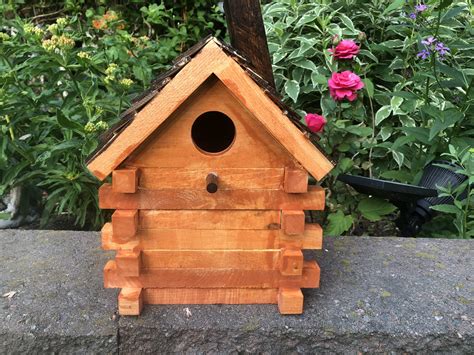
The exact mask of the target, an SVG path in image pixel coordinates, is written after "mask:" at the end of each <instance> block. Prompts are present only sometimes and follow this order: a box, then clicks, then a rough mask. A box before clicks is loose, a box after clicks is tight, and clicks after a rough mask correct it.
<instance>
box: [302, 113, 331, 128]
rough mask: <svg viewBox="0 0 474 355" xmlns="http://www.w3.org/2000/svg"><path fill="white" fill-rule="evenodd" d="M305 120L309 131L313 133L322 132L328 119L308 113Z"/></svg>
mask: <svg viewBox="0 0 474 355" xmlns="http://www.w3.org/2000/svg"><path fill="white" fill-rule="evenodd" d="M304 119H305V120H306V125H307V126H308V128H309V130H310V131H311V132H313V133H319V132H322V131H323V129H324V125H325V124H326V119H325V118H324V117H323V116H321V115H318V114H316V113H308V114H307V115H306V116H304Z"/></svg>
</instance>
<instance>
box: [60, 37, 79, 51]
mask: <svg viewBox="0 0 474 355" xmlns="http://www.w3.org/2000/svg"><path fill="white" fill-rule="evenodd" d="M57 42H58V47H59V48H61V49H71V48H74V45H75V42H74V40H73V39H72V38H69V37H67V36H64V35H63V36H59V37H58V38H57Z"/></svg>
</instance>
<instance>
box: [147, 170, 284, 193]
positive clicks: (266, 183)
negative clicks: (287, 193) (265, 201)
mask: <svg viewBox="0 0 474 355" xmlns="http://www.w3.org/2000/svg"><path fill="white" fill-rule="evenodd" d="M140 171H141V175H140V180H139V186H140V187H141V188H144V189H149V190H163V189H193V190H199V189H202V188H203V183H202V181H203V179H205V178H206V176H207V174H209V173H210V172H215V173H217V175H218V176H219V190H241V189H268V190H278V189H282V186H283V175H284V169H283V168H209V169H183V168H141V169H140Z"/></svg>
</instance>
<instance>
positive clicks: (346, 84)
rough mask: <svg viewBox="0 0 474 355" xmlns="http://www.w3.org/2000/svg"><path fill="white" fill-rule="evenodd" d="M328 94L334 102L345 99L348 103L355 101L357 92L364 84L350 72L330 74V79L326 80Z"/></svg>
mask: <svg viewBox="0 0 474 355" xmlns="http://www.w3.org/2000/svg"><path fill="white" fill-rule="evenodd" d="M328 85H329V93H330V94H331V96H332V98H333V99H334V100H336V101H341V100H344V99H345V98H347V99H348V100H349V101H354V100H355V99H357V90H360V89H362V88H363V87H364V83H363V82H362V80H360V78H359V76H358V75H357V74H354V73H353V72H351V71H350V70H346V71H343V72H342V73H332V76H331V79H329V80H328Z"/></svg>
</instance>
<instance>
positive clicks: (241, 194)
mask: <svg viewBox="0 0 474 355" xmlns="http://www.w3.org/2000/svg"><path fill="white" fill-rule="evenodd" d="M324 203H325V198H324V190H323V189H322V188H321V187H319V186H310V187H309V188H308V192H307V193H304V194H287V193H286V192H284V191H281V190H224V191H218V192H216V193H215V194H209V193H208V192H207V191H206V190H205V189H204V188H203V189H201V190H179V189H177V190H171V189H167V190H146V189H141V188H140V189H138V191H137V193H135V194H123V193H116V192H113V191H112V187H111V186H110V185H109V184H104V185H103V186H101V187H100V189H99V206H100V208H103V209H128V210H133V209H140V210H142V209H145V210H147V209H148V210H150V209H163V210H181V209H185V210H193V209H199V210H202V209H219V210H234V209H235V210H242V209H244V210H245V209H253V210H278V209H279V210H323V209H324Z"/></svg>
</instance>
